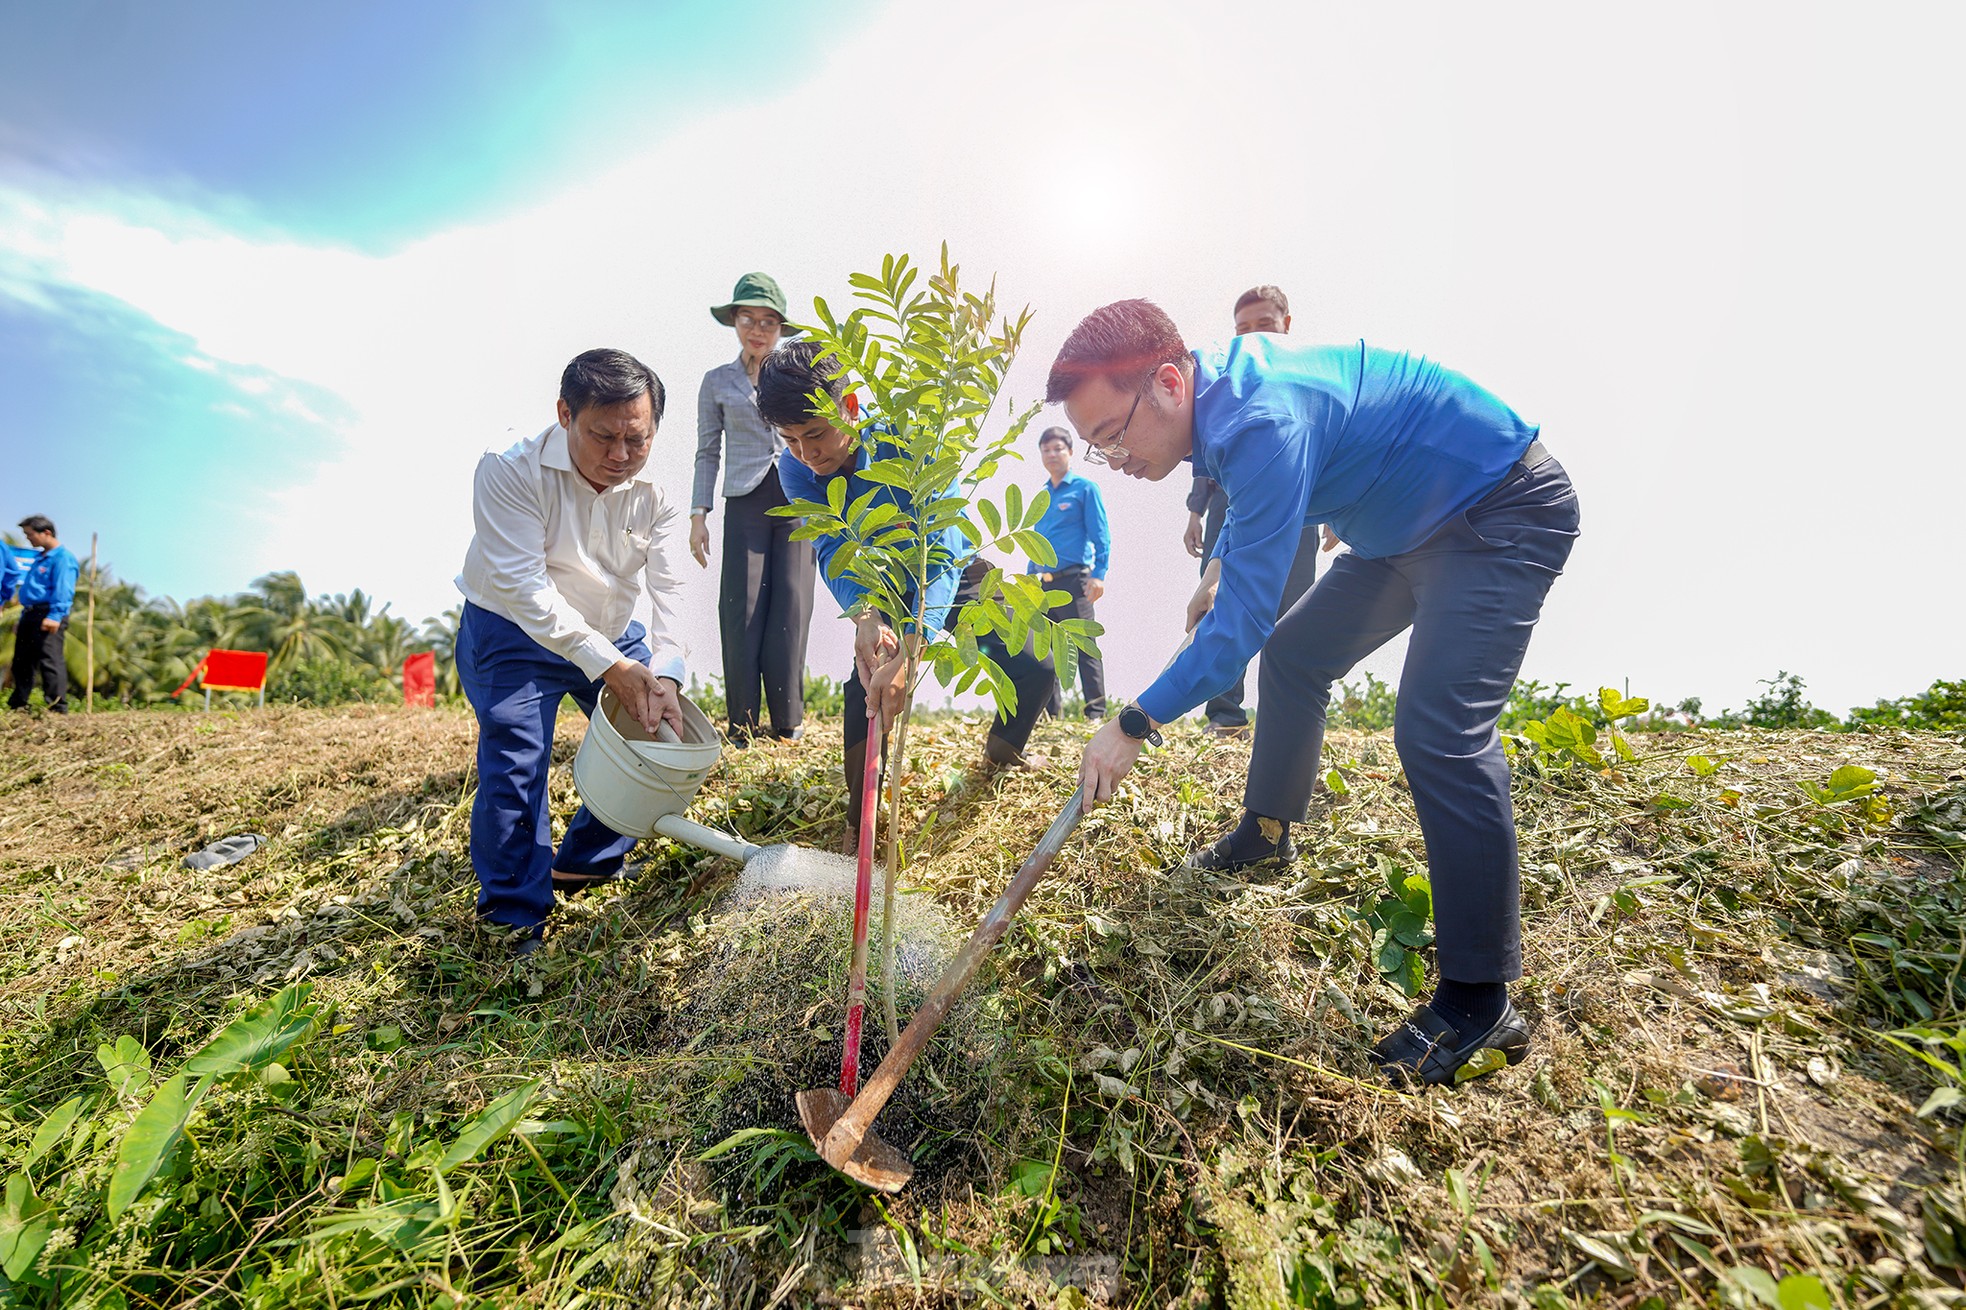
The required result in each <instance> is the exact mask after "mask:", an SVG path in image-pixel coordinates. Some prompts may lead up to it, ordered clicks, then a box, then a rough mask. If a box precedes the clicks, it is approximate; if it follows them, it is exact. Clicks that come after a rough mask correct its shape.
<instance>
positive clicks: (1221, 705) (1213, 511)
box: [1201, 487, 1321, 728]
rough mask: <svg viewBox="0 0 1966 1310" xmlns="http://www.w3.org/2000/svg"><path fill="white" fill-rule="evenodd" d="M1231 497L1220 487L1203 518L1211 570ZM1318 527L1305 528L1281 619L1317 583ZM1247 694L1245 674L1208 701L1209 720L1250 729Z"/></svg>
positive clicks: (1204, 544)
mask: <svg viewBox="0 0 1966 1310" xmlns="http://www.w3.org/2000/svg"><path fill="white" fill-rule="evenodd" d="M1228 514H1229V498H1228V496H1227V495H1226V494H1224V493H1223V491H1222V489H1221V488H1220V487H1217V488H1216V489H1215V494H1214V496H1212V497H1210V498H1209V502H1208V509H1207V511H1206V512H1205V513H1204V514H1203V515H1202V537H1201V566H1202V569H1203V570H1204V571H1206V570H1207V568H1208V557H1209V556H1210V555H1212V554H1214V553H1215V542H1216V540H1217V539H1218V538H1219V537H1221V535H1222V524H1223V522H1224V521H1225V520H1226V519H1227V518H1228ZM1320 535H1321V534H1320V533H1319V532H1318V525H1317V524H1315V523H1313V524H1311V525H1310V526H1309V527H1307V528H1305V529H1304V535H1303V536H1301V537H1299V538H1298V539H1297V558H1296V559H1294V560H1292V561H1291V563H1290V574H1289V576H1288V577H1286V578H1285V579H1284V581H1283V599H1282V600H1281V601H1279V602H1278V603H1277V617H1278V618H1279V619H1281V618H1282V617H1283V616H1284V615H1285V614H1287V613H1289V611H1290V607H1291V606H1292V605H1295V604H1296V603H1297V602H1298V601H1299V600H1300V599H1302V597H1303V595H1304V593H1305V592H1307V591H1309V590H1310V589H1311V584H1312V583H1313V582H1316V581H1317V556H1318V543H1319V539H1320ZM1244 695H1245V692H1244V688H1243V675H1242V674H1240V673H1238V674H1237V675H1236V680H1235V682H1234V683H1232V684H1231V685H1230V687H1229V689H1228V690H1227V691H1225V692H1223V693H1222V694H1221V695H1220V696H1214V697H1210V698H1209V702H1208V706H1207V709H1206V710H1205V711H1204V712H1205V713H1206V714H1207V715H1208V721H1209V722H1210V723H1212V724H1215V725H1216V726H1217V727H1221V728H1246V727H1248V726H1249V711H1248V710H1245V709H1244V708H1243V707H1242V698H1243V696H1244Z"/></svg>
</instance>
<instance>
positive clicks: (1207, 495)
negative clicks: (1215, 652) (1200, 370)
mask: <svg viewBox="0 0 1966 1310" xmlns="http://www.w3.org/2000/svg"><path fill="white" fill-rule="evenodd" d="M1235 320H1236V335H1237V336H1243V335H1244V334H1246V333H1250V332H1275V333H1277V334H1278V335H1279V336H1285V335H1288V334H1289V332H1290V297H1289V296H1286V295H1285V294H1284V293H1283V288H1282V287H1279V286H1275V285H1273V284H1271V283H1268V282H1265V283H1263V284H1262V285H1260V286H1253V287H1251V288H1250V289H1249V290H1247V291H1245V292H1243V293H1242V294H1241V295H1240V296H1237V297H1236V308H1235ZM1228 518H1229V496H1228V493H1227V492H1225V491H1223V490H1222V487H1221V485H1220V484H1219V483H1217V482H1216V481H1215V479H1213V478H1211V477H1209V476H1207V475H1206V474H1204V473H1203V472H1201V470H1200V469H1199V468H1197V469H1196V470H1195V475H1194V482H1193V484H1192V485H1191V486H1190V487H1189V488H1188V528H1187V531H1186V532H1184V533H1182V534H1181V544H1182V545H1184V546H1186V547H1187V548H1188V553H1189V554H1190V555H1193V556H1194V557H1195V558H1196V559H1198V560H1200V561H1201V562H1202V568H1203V570H1204V571H1205V570H1206V569H1207V568H1208V561H1209V560H1211V559H1213V558H1214V556H1215V544H1216V543H1217V542H1218V541H1220V540H1221V539H1222V525H1223V524H1224V523H1226V522H1227V521H1228ZM1337 547H1338V539H1337V538H1336V537H1334V536H1332V535H1331V534H1330V533H1329V531H1327V532H1326V533H1325V540H1324V549H1325V550H1327V551H1329V550H1335V549H1337ZM1317 557H1318V525H1317V524H1315V523H1306V524H1305V525H1304V533H1303V536H1302V538H1301V539H1300V540H1299V542H1298V545H1297V559H1296V562H1295V563H1293V564H1292V565H1291V566H1290V576H1289V577H1288V578H1287V579H1285V581H1284V584H1283V599H1282V600H1281V601H1279V602H1278V608H1277V617H1278V618H1282V617H1283V612H1284V610H1287V609H1289V608H1290V607H1291V606H1292V605H1295V604H1296V603H1297V598H1298V597H1299V596H1302V595H1303V594H1304V593H1305V592H1307V591H1309V590H1310V589H1311V584H1312V583H1313V582H1315V581H1317ZM1243 695H1244V689H1243V679H1242V675H1241V674H1237V675H1236V680H1235V681H1234V682H1232V683H1230V684H1229V687H1228V689H1227V690H1226V691H1223V692H1220V693H1219V694H1217V695H1214V696H1211V697H1209V698H1208V705H1207V707H1206V710H1205V712H1206V713H1207V715H1208V730H1209V732H1211V733H1213V734H1215V735H1217V736H1223V737H1239V736H1241V735H1242V734H1243V733H1244V732H1246V731H1248V729H1249V711H1247V710H1245V709H1244V708H1243V707H1242V701H1243Z"/></svg>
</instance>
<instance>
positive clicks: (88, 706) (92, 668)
mask: <svg viewBox="0 0 1966 1310" xmlns="http://www.w3.org/2000/svg"><path fill="white" fill-rule="evenodd" d="M84 644H85V645H86V647H87V648H88V658H87V661H86V664H87V668H88V675H87V679H86V682H85V685H84V687H83V691H82V701H83V709H82V712H83V713H84V714H94V713H95V712H96V534H95V533H93V532H91V533H90V534H89V627H88V637H87V639H86V641H85V643H84Z"/></svg>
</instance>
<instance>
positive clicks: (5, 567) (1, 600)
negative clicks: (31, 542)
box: [0, 541, 27, 605]
mask: <svg viewBox="0 0 1966 1310" xmlns="http://www.w3.org/2000/svg"><path fill="white" fill-rule="evenodd" d="M25 576H27V562H26V561H25V560H23V559H21V557H20V556H18V555H16V554H14V548H13V547H12V546H9V545H8V544H7V543H6V542H4V541H0V605H5V604H6V603H7V602H8V601H10V600H12V599H13V598H14V593H15V592H16V591H18V590H20V580H21V579H22V578H23V577H25Z"/></svg>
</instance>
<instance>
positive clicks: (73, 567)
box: [20, 546, 82, 619]
mask: <svg viewBox="0 0 1966 1310" xmlns="http://www.w3.org/2000/svg"><path fill="white" fill-rule="evenodd" d="M81 573H82V565H81V564H80V563H79V562H77V560H76V558H75V555H74V553H73V552H72V551H70V550H69V549H68V547H66V546H56V547H55V548H54V549H53V550H44V551H42V552H41V554H40V555H38V556H37V557H35V558H34V559H33V560H30V561H29V562H28V565H27V577H26V578H24V579H22V581H21V584H20V603H21V608H22V609H33V608H34V607H35V606H36V605H46V606H47V607H48V614H47V617H48V618H51V619H65V618H67V617H68V611H69V607H70V606H72V605H74V604H75V579H76V578H78V577H80V576H81Z"/></svg>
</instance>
